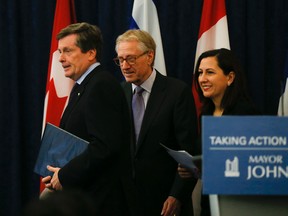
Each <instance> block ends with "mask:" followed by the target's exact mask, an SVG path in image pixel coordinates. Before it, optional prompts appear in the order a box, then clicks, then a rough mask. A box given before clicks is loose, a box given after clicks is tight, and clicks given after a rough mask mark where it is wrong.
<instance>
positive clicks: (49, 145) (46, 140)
mask: <svg viewBox="0 0 288 216" xmlns="http://www.w3.org/2000/svg"><path fill="white" fill-rule="evenodd" d="M88 144H89V142H87V141H85V140H83V139H81V138H79V137H77V136H75V135H73V134H71V133H69V132H67V131H65V130H63V129H61V128H59V127H56V126H55V125H52V124H50V123H47V124H46V127H45V131H44V134H43V137H42V140H41V146H40V151H39V154H38V158H37V161H36V164H35V167H34V172H35V173H37V174H39V175H40V176H43V177H45V176H48V175H50V176H52V175H53V172H50V171H49V170H47V165H51V166H53V167H60V168H62V167H63V166H64V165H65V164H67V163H68V162H69V161H70V160H72V159H73V158H74V157H76V156H78V155H79V154H81V153H82V152H83V151H84V150H85V149H86V148H87V147H88Z"/></svg>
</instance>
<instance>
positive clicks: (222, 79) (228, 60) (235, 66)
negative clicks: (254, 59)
mask: <svg viewBox="0 0 288 216" xmlns="http://www.w3.org/2000/svg"><path fill="white" fill-rule="evenodd" d="M194 79H195V80H196V82H194V84H195V87H196V90H197V92H198V95H199V98H200V101H201V103H202V107H201V116H203V115H212V116H222V115H259V114H260V112H259V111H258V110H257V109H256V108H255V106H254V105H253V103H252V102H251V100H250V98H249V96H248V93H247V88H246V82H245V78H244V73H243V71H242V69H241V67H240V63H239V61H238V59H237V58H236V57H235V56H234V54H233V53H232V51H231V50H228V49H224V48H222V49H215V50H209V51H206V52H204V53H202V54H201V55H200V57H199V58H198V61H197V63H196V68H195V77H194ZM201 149H202V145H201V141H200V140H199V142H198V144H197V150H196V152H194V153H195V154H197V155H198V154H201ZM178 173H179V175H180V176H181V177H182V178H191V177H192V176H193V175H192V173H191V172H190V171H188V170H187V169H186V168H183V167H181V164H180V165H179V166H178ZM201 208H202V211H201V215H202V216H204V215H205V216H206V215H210V208H209V200H208V196H205V195H204V196H202V202H201Z"/></svg>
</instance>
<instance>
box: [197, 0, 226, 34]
mask: <svg viewBox="0 0 288 216" xmlns="http://www.w3.org/2000/svg"><path fill="white" fill-rule="evenodd" d="M224 16H226V7H225V1H222V0H221V1H218V0H216V1H215V0H204V2H203V8H202V15H201V25H200V29H199V34H198V39H199V38H200V37H201V36H202V34H203V33H204V32H206V31H207V30H209V29H210V28H211V27H212V26H214V25H215V24H216V23H217V22H218V21H219V20H220V19H221V18H222V17H224Z"/></svg>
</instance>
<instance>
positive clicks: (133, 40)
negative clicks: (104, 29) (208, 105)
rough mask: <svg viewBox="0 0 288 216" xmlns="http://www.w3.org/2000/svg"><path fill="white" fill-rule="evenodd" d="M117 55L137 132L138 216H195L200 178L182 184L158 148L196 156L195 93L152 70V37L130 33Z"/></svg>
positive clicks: (134, 153) (120, 42)
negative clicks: (194, 198) (194, 201)
mask: <svg viewBox="0 0 288 216" xmlns="http://www.w3.org/2000/svg"><path fill="white" fill-rule="evenodd" d="M115 50H116V52H117V57H116V58H114V61H115V63H116V64H117V65H118V66H120V69H121V71H122V74H123V76H124V77H125V80H126V82H125V83H123V88H124V92H125V94H126V98H127V100H128V104H129V107H130V111H131V118H132V119H133V120H132V124H133V126H134V130H135V133H134V136H133V137H132V140H133V141H132V143H131V155H132V158H133V161H132V162H133V185H134V186H135V188H136V197H134V198H135V199H133V200H134V201H135V200H136V201H137V203H138V205H137V209H136V211H137V212H138V214H137V215H147V216H151V215H164V216H174V215H177V216H179V215H189V216H191V215H193V208H192V202H191V193H192V190H193V188H194V186H195V183H196V179H190V180H187V179H186V180H183V179H181V178H180V177H179V175H178V173H177V162H176V161H174V159H173V158H171V157H170V156H169V155H168V154H167V152H166V151H165V150H164V148H163V147H161V146H160V144H159V143H163V144H164V145H166V146H168V147H170V148H172V149H175V150H180V149H182V150H186V151H188V152H190V153H192V151H193V144H195V142H196V137H197V119H196V110H195V105H194V99H193V96H192V92H191V88H190V87H189V86H187V85H186V84H185V83H184V82H182V81H180V80H176V79H174V78H170V77H166V76H163V75H161V74H160V73H159V72H158V71H157V70H156V69H155V68H153V65H154V59H155V50H156V44H155V42H154V40H153V38H152V37H151V36H150V34H149V33H147V32H145V31H142V30H128V31H126V32H125V33H124V34H122V35H120V36H119V37H118V38H117V40H116V47H115ZM130 187H131V185H130Z"/></svg>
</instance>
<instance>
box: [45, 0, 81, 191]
mask: <svg viewBox="0 0 288 216" xmlns="http://www.w3.org/2000/svg"><path fill="white" fill-rule="evenodd" d="M75 22H76V16H75V8H74V0H57V1H56V8H55V15H54V24H53V31H52V39H51V49H50V59H49V65H48V75H47V85H46V95H45V102H44V113H43V126H42V133H43V131H44V128H45V125H46V122H50V123H51V124H53V125H56V126H59V124H60V119H61V116H62V113H63V111H64V109H65V107H66V105H67V98H68V96H69V94H70V91H71V89H72V86H73V81H72V80H70V79H68V78H66V77H65V76H64V70H63V68H62V66H61V64H60V62H59V61H58V59H59V52H58V41H57V39H56V35H57V34H58V33H59V32H60V30H61V29H62V28H64V27H66V26H68V25H69V24H71V23H75ZM43 189H44V185H40V190H41V191H42V190H43Z"/></svg>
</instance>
